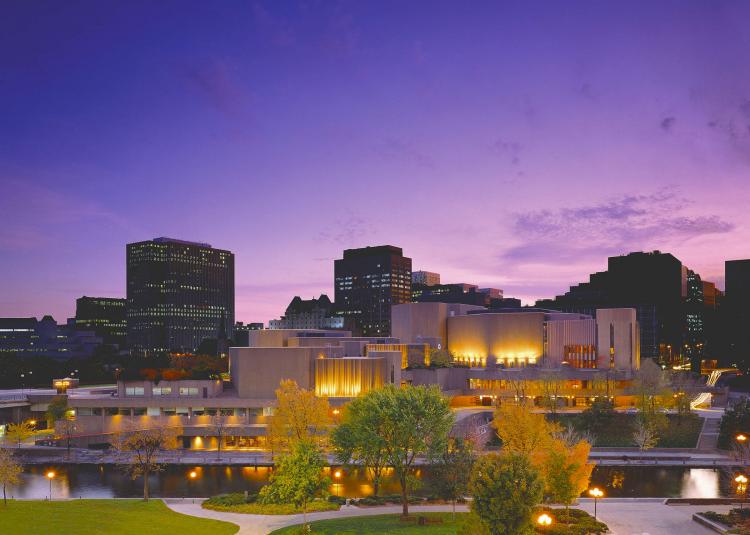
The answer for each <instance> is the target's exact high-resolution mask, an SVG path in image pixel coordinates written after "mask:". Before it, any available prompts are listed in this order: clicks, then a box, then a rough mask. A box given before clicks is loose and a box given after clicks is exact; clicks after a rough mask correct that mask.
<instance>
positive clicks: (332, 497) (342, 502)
mask: <svg viewBox="0 0 750 535" xmlns="http://www.w3.org/2000/svg"><path fill="white" fill-rule="evenodd" d="M328 501H329V502H331V503H337V504H339V505H346V498H344V497H343V496H336V495H334V494H331V495H330V496H329V497H328Z"/></svg>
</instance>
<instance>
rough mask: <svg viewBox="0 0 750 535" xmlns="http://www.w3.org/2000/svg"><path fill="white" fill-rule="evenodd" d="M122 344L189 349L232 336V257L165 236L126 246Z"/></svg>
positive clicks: (139, 350)
mask: <svg viewBox="0 0 750 535" xmlns="http://www.w3.org/2000/svg"><path fill="white" fill-rule="evenodd" d="M127 320H128V338H127V340H128V347H129V348H130V350H131V352H132V353H134V354H140V355H151V354H155V353H160V352H165V351H187V352H192V351H194V350H195V349H196V348H197V347H198V345H199V344H200V343H201V342H202V341H203V340H205V339H207V338H215V339H219V338H221V337H223V336H228V337H231V336H232V328H233V327H234V255H233V254H232V253H231V252H230V251H224V250H222V249H214V248H212V247H211V246H210V245H209V244H206V243H194V242H188V241H182V240H174V239H171V238H156V239H153V240H150V241H143V242H138V243H129V244H128V246H127Z"/></svg>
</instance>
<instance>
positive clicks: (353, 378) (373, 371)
mask: <svg viewBox="0 0 750 535" xmlns="http://www.w3.org/2000/svg"><path fill="white" fill-rule="evenodd" d="M386 368H387V364H386V361H385V359H381V358H367V357H348V358H334V359H320V360H317V361H315V395H317V396H320V397H332V398H335V397H347V398H348V397H352V398H353V397H357V396H358V395H359V394H360V393H364V392H368V391H369V390H375V389H377V388H380V387H382V386H383V384H385V380H386V375H387V374H386Z"/></svg>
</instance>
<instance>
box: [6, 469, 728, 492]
mask: <svg viewBox="0 0 750 535" xmlns="http://www.w3.org/2000/svg"><path fill="white" fill-rule="evenodd" d="M49 470H54V471H55V474H56V476H55V478H54V479H53V480H52V497H53V499H54V498H78V497H82V498H131V497H138V496H141V495H142V493H143V480H142V479H140V478H139V479H136V480H135V481H133V480H131V479H130V478H129V477H128V476H126V475H125V474H123V472H122V471H121V470H120V469H118V468H117V467H112V466H95V465H75V466H32V467H29V468H28V469H27V470H26V471H25V472H24V473H23V474H22V482H21V484H20V485H18V486H17V487H11V488H9V489H8V494H9V496H10V495H12V496H15V497H18V498H45V497H47V496H48V495H49V488H50V487H49V481H48V480H47V478H46V477H45V474H46V473H47V472H48V471H49ZM193 470H195V471H196V472H197V478H196V479H194V480H190V479H189V478H188V474H189V473H190V472H191V471H193ZM268 475H269V469H268V468H266V467H257V468H256V467H253V466H246V467H241V466H205V467H201V466H175V465H171V466H168V467H167V468H166V469H165V470H164V471H163V472H160V473H158V474H155V475H152V476H151V479H150V491H151V495H152V496H158V497H183V496H186V497H206V496H213V495H215V494H221V493H225V492H243V491H245V490H247V491H249V492H257V491H258V489H259V488H260V487H261V486H262V485H263V484H265V483H266V482H267V481H268ZM418 475H419V476H420V477H421V479H422V482H423V484H422V487H421V488H420V489H419V490H418V491H417V493H418V494H421V495H427V494H430V487H431V486H430V473H429V470H428V469H423V470H420V472H419V474H418ZM592 485H598V486H600V487H602V488H604V489H605V492H606V495H607V496H610V497H684V498H716V497H719V496H725V495H729V493H731V488H730V487H731V485H730V474H729V473H726V472H723V471H722V470H713V469H710V468H683V467H657V466H649V467H597V468H595V469H594V473H593V476H592ZM330 491H331V493H332V494H337V495H339V496H346V497H349V498H356V497H362V496H367V495H370V494H372V486H371V484H370V482H369V480H368V479H367V477H366V475H365V474H364V473H363V471H362V470H348V471H346V470H345V471H344V473H343V476H342V477H341V479H340V480H339V481H338V482H337V483H336V484H335V485H332V487H331V489H330ZM397 492H398V483H397V482H396V481H394V480H392V479H391V478H386V480H385V481H384V482H383V483H382V484H381V494H392V493H397Z"/></svg>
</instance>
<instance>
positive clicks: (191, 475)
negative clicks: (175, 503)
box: [187, 470, 198, 495]
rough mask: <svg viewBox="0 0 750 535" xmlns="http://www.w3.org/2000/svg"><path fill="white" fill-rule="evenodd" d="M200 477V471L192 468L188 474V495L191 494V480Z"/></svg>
mask: <svg viewBox="0 0 750 535" xmlns="http://www.w3.org/2000/svg"><path fill="white" fill-rule="evenodd" d="M197 477H198V472H196V471H195V470H191V471H190V473H189V474H188V485H187V486H188V495H190V482H191V481H194V480H195V479H196V478H197Z"/></svg>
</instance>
